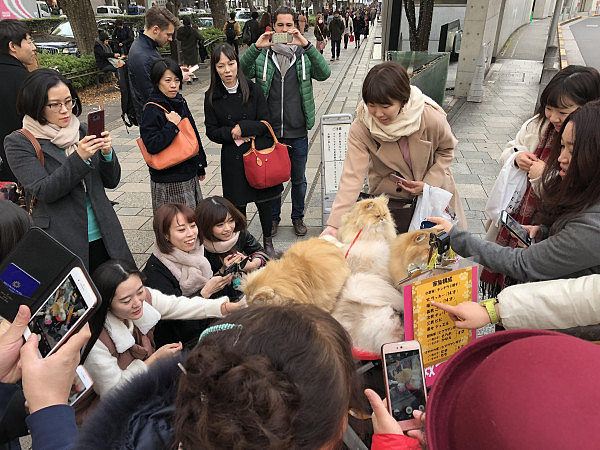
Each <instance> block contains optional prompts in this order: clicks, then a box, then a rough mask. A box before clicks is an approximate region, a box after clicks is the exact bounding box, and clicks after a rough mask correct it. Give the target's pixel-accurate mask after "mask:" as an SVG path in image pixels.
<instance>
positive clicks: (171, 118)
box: [165, 111, 181, 125]
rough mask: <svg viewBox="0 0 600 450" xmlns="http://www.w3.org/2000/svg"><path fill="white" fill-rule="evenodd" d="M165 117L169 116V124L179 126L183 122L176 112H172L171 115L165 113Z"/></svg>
mask: <svg viewBox="0 0 600 450" xmlns="http://www.w3.org/2000/svg"><path fill="white" fill-rule="evenodd" d="M165 116H167V120H168V121H169V122H171V123H172V124H175V125H179V122H181V116H180V115H179V114H177V113H176V112H175V111H171V112H170V113H165Z"/></svg>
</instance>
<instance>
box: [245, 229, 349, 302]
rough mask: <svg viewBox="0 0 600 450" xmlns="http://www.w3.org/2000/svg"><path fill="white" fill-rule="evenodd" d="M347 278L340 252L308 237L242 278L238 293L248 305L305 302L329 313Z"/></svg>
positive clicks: (323, 241) (344, 261)
mask: <svg viewBox="0 0 600 450" xmlns="http://www.w3.org/2000/svg"><path fill="white" fill-rule="evenodd" d="M349 275H350V267H348V264H347V263H346V260H345V259H344V252H343V249H342V248H340V247H338V246H337V245H335V244H333V243H331V242H328V241H326V240H324V239H317V238H312V239H309V240H307V241H301V242H298V243H296V244H294V245H292V246H291V247H290V248H289V249H288V250H287V251H286V252H285V253H284V254H283V256H282V257H281V258H280V259H278V260H271V261H269V262H268V263H267V265H266V266H265V267H263V268H262V269H259V270H255V271H254V272H250V273H249V274H247V275H245V276H244V278H243V279H242V283H241V290H242V291H243V292H244V294H245V296H246V301H247V303H248V304H249V305H252V304H253V303H265V304H284V303H288V302H297V303H309V304H314V305H316V306H319V307H321V308H323V309H324V310H325V311H328V312H331V310H332V309H333V308H334V306H335V302H336V299H337V297H338V295H339V293H340V291H341V290H342V287H343V286H344V283H345V282H346V279H347V278H348V276H349Z"/></svg>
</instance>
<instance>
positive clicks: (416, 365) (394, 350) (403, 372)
mask: <svg viewBox="0 0 600 450" xmlns="http://www.w3.org/2000/svg"><path fill="white" fill-rule="evenodd" d="M381 360H382V361H383V376H384V379H385V394H386V395H385V396H386V400H387V407H388V411H389V412H390V414H391V415H392V416H393V417H394V419H396V420H397V421H398V423H399V424H400V426H401V427H402V430H403V431H406V430H414V429H415V428H420V425H419V424H418V423H417V421H416V420H415V418H414V415H413V411H415V410H417V409H418V410H419V411H423V412H424V411H425V403H426V402H427V390H426V388H425V372H424V371H423V357H422V354H421V345H419V342H418V341H404V342H392V343H389V344H383V345H382V346H381Z"/></svg>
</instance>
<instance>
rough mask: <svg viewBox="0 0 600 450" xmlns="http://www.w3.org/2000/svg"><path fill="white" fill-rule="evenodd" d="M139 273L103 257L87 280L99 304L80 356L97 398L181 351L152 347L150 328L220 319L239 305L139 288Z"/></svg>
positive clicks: (173, 345) (126, 264) (129, 265)
mask: <svg viewBox="0 0 600 450" xmlns="http://www.w3.org/2000/svg"><path fill="white" fill-rule="evenodd" d="M143 278H144V276H143V275H142V273H141V272H140V271H139V270H138V269H137V267H136V266H135V265H134V264H133V263H129V262H127V261H118V260H111V261H107V262H106V263H104V264H103V265H101V266H100V267H98V269H97V270H96V272H94V274H93V276H92V279H93V281H94V284H95V285H96V287H97V288H98V291H99V292H100V296H101V297H102V303H101V305H100V307H99V308H98V310H97V311H96V313H95V314H94V316H93V317H92V318H91V319H90V322H89V323H90V331H91V333H92V336H91V338H90V340H89V342H88V344H87V345H86V347H85V350H84V352H83V355H82V357H81V361H82V363H85V368H86V369H87V370H88V372H89V373H90V375H91V377H92V380H94V391H95V392H96V394H98V395H99V396H100V397H103V396H104V395H106V394H107V393H109V392H110V391H111V390H112V389H113V388H114V387H116V386H117V385H119V384H120V383H122V382H123V381H126V380H128V379H130V378H131V377H132V376H134V375H136V374H138V373H143V372H145V371H146V370H148V367H149V366H151V365H152V364H154V363H155V362H156V361H158V360H160V359H162V358H165V357H168V356H171V355H173V354H175V353H178V352H179V351H181V348H182V344H181V342H174V343H170V344H166V345H163V346H162V347H160V348H158V349H157V348H156V346H155V344H154V340H153V331H154V327H155V326H156V324H157V323H159V321H160V320H162V319H166V320H168V319H204V318H206V317H222V316H224V315H226V314H228V313H230V312H233V311H235V310H237V309H240V308H241V307H242V304H239V303H229V302H228V300H227V297H221V298H219V299H216V300H208V299H205V298H201V297H193V298H187V297H176V296H174V295H165V294H163V293H161V292H160V291H157V290H155V289H150V288H147V287H145V286H144V283H143Z"/></svg>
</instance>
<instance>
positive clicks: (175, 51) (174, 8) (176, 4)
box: [165, 0, 181, 64]
mask: <svg viewBox="0 0 600 450" xmlns="http://www.w3.org/2000/svg"><path fill="white" fill-rule="evenodd" d="M165 6H166V8H167V9H168V10H169V11H171V12H172V13H173V15H174V16H175V17H179V8H180V7H181V0H169V1H168V2H167V3H166V5H165ZM169 47H170V49H171V59H172V60H173V61H175V62H176V63H177V64H179V42H178V41H177V30H175V34H173V40H172V41H171V42H170V45H169Z"/></svg>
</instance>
